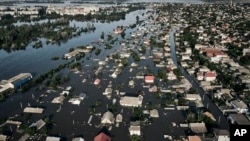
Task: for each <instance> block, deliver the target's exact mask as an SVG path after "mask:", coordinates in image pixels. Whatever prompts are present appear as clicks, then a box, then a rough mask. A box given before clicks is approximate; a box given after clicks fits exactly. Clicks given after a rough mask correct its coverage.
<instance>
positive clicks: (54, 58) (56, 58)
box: [51, 56, 59, 60]
mask: <svg viewBox="0 0 250 141" xmlns="http://www.w3.org/2000/svg"><path fill="white" fill-rule="evenodd" d="M58 59H59V57H57V56H55V57H52V58H51V60H58Z"/></svg>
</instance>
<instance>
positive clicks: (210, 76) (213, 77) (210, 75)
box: [205, 72, 216, 81]
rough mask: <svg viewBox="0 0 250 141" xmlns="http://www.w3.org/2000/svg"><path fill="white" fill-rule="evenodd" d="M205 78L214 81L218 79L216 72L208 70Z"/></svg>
mask: <svg viewBox="0 0 250 141" xmlns="http://www.w3.org/2000/svg"><path fill="white" fill-rule="evenodd" d="M205 80H206V81H214V80H216V72H206V73H205Z"/></svg>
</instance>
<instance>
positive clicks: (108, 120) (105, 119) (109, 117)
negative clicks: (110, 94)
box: [101, 111, 115, 124]
mask: <svg viewBox="0 0 250 141" xmlns="http://www.w3.org/2000/svg"><path fill="white" fill-rule="evenodd" d="M114 122H115V118H114V114H113V113H111V112H110V111H107V112H106V113H104V114H103V116H102V119H101V123H102V124H114Z"/></svg>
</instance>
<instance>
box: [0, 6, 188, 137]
mask: <svg viewBox="0 0 250 141" xmlns="http://www.w3.org/2000/svg"><path fill="white" fill-rule="evenodd" d="M145 12H146V11H143V10H138V11H135V12H132V13H129V14H127V16H126V19H125V20H121V21H117V22H111V23H98V22H95V23H94V25H95V26H96V31H95V32H91V33H83V34H81V36H79V37H76V38H73V39H70V40H68V41H67V42H66V43H62V44H61V45H60V46H58V45H50V44H49V45H46V44H43V45H44V46H43V48H40V49H33V48H32V43H31V44H30V45H29V46H28V47H27V49H26V50H23V51H15V52H12V53H6V52H4V51H0V61H1V62H2V63H1V64H0V70H1V74H0V79H8V78H9V77H12V76H13V75H16V74H18V73H21V72H31V73H33V74H36V75H37V74H42V73H45V72H47V71H48V70H50V69H52V68H54V67H55V66H57V65H59V64H63V63H65V62H67V60H58V61H51V60H50V58H52V57H54V56H59V57H61V56H62V55H63V54H64V53H67V52H68V48H71V47H76V46H80V45H88V44H90V43H91V42H92V41H97V40H99V37H100V35H101V33H102V32H105V35H107V34H109V33H111V32H113V29H115V28H116V27H117V26H121V25H123V26H128V25H130V24H133V23H135V21H136V18H135V17H136V15H142V13H145ZM145 15H146V14H145ZM141 18H143V17H141ZM73 22H74V23H72V24H76V25H77V26H83V27H84V26H85V25H86V24H87V23H85V22H83V23H82V22H75V21H73ZM137 28H138V27H137ZM137 28H135V29H133V30H132V29H131V30H126V35H127V36H129V34H130V32H132V31H136V30H137ZM121 41H123V39H121V38H119V41H118V43H117V44H116V46H114V48H112V49H110V50H105V49H102V52H101V54H100V55H99V56H95V55H94V53H92V55H91V59H90V60H87V59H86V57H87V56H89V57H90V55H87V56H86V57H85V59H84V63H83V69H82V71H81V72H80V73H78V74H76V73H73V72H71V73H69V74H70V82H68V83H66V84H63V85H62V87H66V86H72V87H73V88H74V91H73V92H72V94H73V95H78V94H79V93H82V92H86V93H87V97H86V98H85V99H84V100H83V102H82V103H81V104H80V105H71V104H70V103H68V102H67V101H66V100H64V103H63V105H61V110H60V111H59V112H57V111H58V109H59V107H60V105H59V104H52V103H51V101H52V99H53V98H54V97H57V96H59V93H60V92H62V89H58V90H57V91H56V92H52V93H46V90H43V91H38V92H37V91H35V88H32V89H31V90H29V91H28V92H25V93H17V94H14V95H12V96H10V97H9V98H8V99H7V100H6V101H5V102H2V103H0V109H1V111H0V118H1V119H3V118H8V117H15V116H16V117H17V119H18V118H19V117H20V116H19V114H21V113H22V111H23V108H24V107H26V106H28V105H31V106H35V107H36V106H38V107H44V108H45V111H44V113H43V114H41V115H40V114H32V116H31V118H30V119H29V123H32V122H35V121H37V120H39V119H41V118H44V117H47V116H50V117H52V122H53V128H52V130H51V131H50V132H49V135H51V136H58V137H59V136H60V137H63V139H65V140H71V139H72V138H73V137H78V136H82V137H84V139H85V140H87V141H89V140H93V138H94V136H95V135H96V134H97V133H98V132H99V131H100V130H101V128H102V127H101V126H100V121H101V117H100V116H96V115H93V119H92V121H91V125H89V124H87V122H88V120H89V118H90V116H91V114H90V113H89V108H90V107H91V106H92V105H95V103H96V101H98V100H101V101H102V105H101V107H98V108H96V109H95V112H96V113H100V114H101V115H102V114H103V113H104V112H106V111H107V109H108V107H107V105H108V104H110V103H111V102H112V99H113V98H115V99H117V102H118V101H119V99H120V97H119V96H118V95H115V94H114V95H112V97H111V99H108V98H106V97H105V96H104V95H103V94H102V93H103V92H104V91H105V88H106V87H107V86H108V85H109V82H110V81H111V82H112V88H113V90H115V89H116V87H117V85H118V84H120V85H122V87H121V91H123V92H126V93H133V94H135V93H137V92H138V91H139V90H143V91H144V92H145V96H144V99H143V104H145V103H147V102H152V103H153V104H154V105H159V104H160V102H161V100H160V99H158V98H156V97H155V96H154V95H153V94H152V93H149V92H148V89H147V88H143V87H142V85H143V83H144V81H143V80H137V79H135V78H133V77H131V76H135V74H136V73H137V72H144V73H145V74H147V73H149V72H148V70H147V69H145V67H146V66H147V67H149V68H150V69H151V71H153V73H155V72H156V71H157V69H156V68H155V67H154V63H153V62H152V60H151V59H149V58H148V55H150V51H149V49H147V53H146V54H147V56H146V59H145V60H141V61H140V62H139V63H138V64H139V66H142V67H138V68H136V69H134V71H132V72H130V71H129V69H130V68H129V67H125V68H124V69H123V71H122V73H121V74H120V75H119V77H118V78H117V79H113V78H110V77H109V75H110V74H111V72H110V69H111V68H112V67H113V66H114V64H112V63H111V64H108V65H106V66H105V67H104V70H103V75H102V77H101V78H100V79H101V88H97V87H96V86H95V85H93V82H94V79H93V78H91V77H89V76H92V75H93V71H92V68H93V66H97V61H94V60H93V58H97V59H104V58H105V57H106V56H107V55H109V54H110V53H113V52H115V51H119V49H121V46H120V45H119V43H120V42H121ZM44 42H45V41H44ZM131 62H132V60H131V59H130V60H129V65H130V64H131ZM88 65H89V66H88ZM83 79H87V81H86V82H85V83H84V84H83V83H82V80H83ZM132 79H133V80H134V81H135V87H134V88H130V87H128V82H129V80H132ZM158 83H160V82H158ZM166 87H167V86H166ZM32 95H33V96H32ZM42 95H44V96H43V97H42ZM38 99H40V101H41V102H38ZM21 105H22V106H21ZM116 108H117V109H116V112H114V114H115V116H116V115H117V114H118V113H122V115H123V122H122V123H120V125H119V127H115V125H112V129H111V130H110V134H111V135H112V139H113V140H115V141H116V140H117V141H128V140H130V139H129V131H128V127H129V123H130V116H131V115H133V109H132V108H123V107H120V105H119V104H117V105H116ZM157 109H158V110H159V114H160V118H158V119H153V122H152V125H150V126H148V127H147V126H142V133H143V135H142V136H143V140H145V141H151V140H157V141H161V140H164V138H163V134H168V135H173V136H180V135H185V133H184V129H180V128H177V127H176V128H173V127H170V125H171V123H172V122H178V123H181V122H184V121H185V119H184V116H183V113H182V112H181V111H165V110H164V109H162V108H157ZM164 112H166V113H167V116H165V115H163V113H164ZM107 128H109V126H107ZM13 136H14V137H16V138H18V137H19V136H20V135H19V134H18V133H15V134H13ZM41 140H42V139H41Z"/></svg>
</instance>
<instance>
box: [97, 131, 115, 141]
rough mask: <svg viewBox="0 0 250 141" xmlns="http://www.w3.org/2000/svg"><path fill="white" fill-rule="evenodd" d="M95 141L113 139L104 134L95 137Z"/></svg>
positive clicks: (109, 140)
mask: <svg viewBox="0 0 250 141" xmlns="http://www.w3.org/2000/svg"><path fill="white" fill-rule="evenodd" d="M94 141H111V138H110V137H109V136H108V135H106V134H104V133H103V132H102V133H100V134H98V135H97V136H95V138H94Z"/></svg>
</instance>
